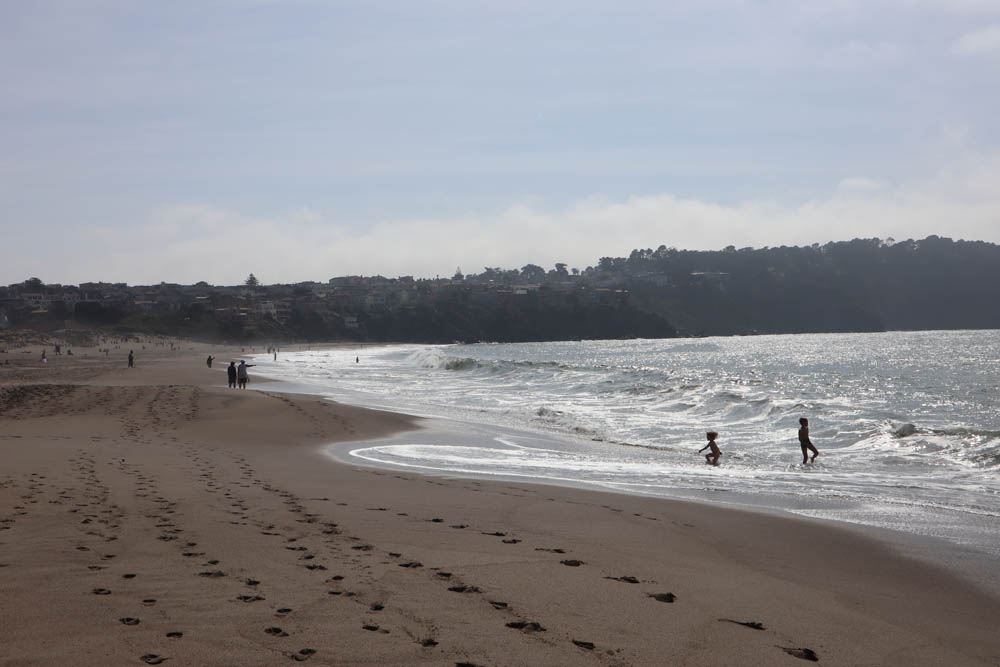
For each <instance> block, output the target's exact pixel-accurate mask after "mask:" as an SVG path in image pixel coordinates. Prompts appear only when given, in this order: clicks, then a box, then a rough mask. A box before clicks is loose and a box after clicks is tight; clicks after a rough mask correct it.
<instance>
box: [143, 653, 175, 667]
mask: <svg viewBox="0 0 1000 667" xmlns="http://www.w3.org/2000/svg"><path fill="white" fill-rule="evenodd" d="M139 659H140V660H142V661H143V662H144V663H146V664H147V665H159V664H161V663H162V662H163V661H164V660H169V658H165V657H163V656H162V655H156V654H155V653H147V654H146V655H143V656H139Z"/></svg>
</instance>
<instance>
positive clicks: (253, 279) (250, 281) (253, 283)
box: [243, 273, 260, 287]
mask: <svg viewBox="0 0 1000 667" xmlns="http://www.w3.org/2000/svg"><path fill="white" fill-rule="evenodd" d="M243 284H244V285H246V286H247V287H257V286H258V285H260V281H259V280H257V276H255V275H254V274H252V273H251V274H250V275H249V276H247V279H246V280H245V281H243Z"/></svg>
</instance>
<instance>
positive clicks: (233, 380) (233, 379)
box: [226, 361, 236, 389]
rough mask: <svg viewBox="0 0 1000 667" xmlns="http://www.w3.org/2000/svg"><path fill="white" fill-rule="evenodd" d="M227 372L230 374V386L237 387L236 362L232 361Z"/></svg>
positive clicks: (231, 387)
mask: <svg viewBox="0 0 1000 667" xmlns="http://www.w3.org/2000/svg"><path fill="white" fill-rule="evenodd" d="M226 374H227V375H228V376H229V388H230V389H236V362H235V361H230V362H229V368H227V369H226Z"/></svg>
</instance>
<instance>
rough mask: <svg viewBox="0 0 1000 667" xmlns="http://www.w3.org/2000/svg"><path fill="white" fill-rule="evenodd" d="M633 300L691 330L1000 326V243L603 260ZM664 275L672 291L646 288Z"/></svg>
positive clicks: (652, 254)
mask: <svg viewBox="0 0 1000 667" xmlns="http://www.w3.org/2000/svg"><path fill="white" fill-rule="evenodd" d="M595 271H596V272H597V273H598V277H599V279H605V280H616V281H618V282H620V283H622V284H624V285H626V286H627V287H628V289H629V290H630V291H631V292H632V300H633V303H634V304H635V305H636V306H637V307H639V308H642V309H644V310H646V311H649V312H653V313H659V314H661V315H664V316H666V317H667V318H668V319H669V320H670V321H671V322H672V323H674V324H675V325H677V326H678V327H679V328H680V329H681V330H682V331H684V332H687V333H703V334H731V333H755V332H759V333H799V332H843V331H881V330H920V329H922V330H929V329H992V328H1000V246H997V245H995V244H992V243H985V242H981V241H953V240H951V239H948V238H941V237H938V236H929V237H927V238H925V239H922V240H919V241H914V240H906V241H901V242H896V241H894V240H893V239H887V240H884V241H883V240H881V239H877V238H873V239H855V240H853V241H843V242H836V243H827V244H825V245H822V246H821V245H818V244H816V245H812V246H807V247H784V246H783V247H780V248H761V249H753V248H742V249H736V248H734V247H732V246H730V247H728V248H725V249H723V250H721V251H690V250H677V249H676V248H667V247H664V246H660V247H659V248H658V249H656V250H652V249H646V250H633V251H632V253H631V254H630V255H629V256H628V257H627V258H607V257H605V258H602V259H601V260H600V262H599V264H598V266H597V268H596V269H595ZM657 275H659V276H664V277H666V278H667V279H669V281H670V286H669V287H661V286H657V285H653V284H651V283H650V282H649V281H648V279H649V277H650V276H657Z"/></svg>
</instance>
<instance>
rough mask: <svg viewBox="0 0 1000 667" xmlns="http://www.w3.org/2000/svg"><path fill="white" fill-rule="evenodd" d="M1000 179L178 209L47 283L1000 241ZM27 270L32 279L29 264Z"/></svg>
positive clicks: (85, 250)
mask: <svg viewBox="0 0 1000 667" xmlns="http://www.w3.org/2000/svg"><path fill="white" fill-rule="evenodd" d="M998 182H1000V155H998V156H988V157H980V158H976V159H967V160H966V161H964V162H962V163H956V164H953V165H950V166H947V167H944V168H942V169H941V170H940V171H939V172H938V173H937V174H936V175H934V176H933V177H932V178H929V179H926V180H924V181H921V182H914V183H909V184H902V185H900V184H891V183H887V182H884V181H880V180H877V179H871V178H865V177H860V176H851V177H847V178H844V179H843V180H841V181H840V182H839V183H838V184H837V185H836V187H834V188H833V189H832V190H831V192H830V194H829V195H828V196H826V197H821V198H816V199H813V200H810V201H804V202H799V203H796V204H787V203H779V202H777V201H773V200H767V199H752V200H747V201H743V202H738V203H735V204H720V203H714V202H710V201H704V200H700V199H694V198H683V197H678V196H675V195H673V194H669V193H664V194H653V195H648V196H636V197H631V198H627V199H620V200H608V199H604V198H598V197H594V198H587V199H583V200H580V201H577V202H575V203H573V204H571V205H568V206H564V207H560V208H545V207H543V206H541V205H538V204H537V203H514V204H512V205H510V206H508V207H506V208H505V209H502V210H498V211H488V212H480V213H470V214H468V215H464V216H454V217H448V218H434V217H423V218H420V217H413V218H403V217H399V218H387V219H385V220H382V221H381V222H378V223H376V224H373V225H368V226H364V227H359V226H354V225H352V224H350V223H349V222H348V221H345V220H341V219H338V218H337V217H336V216H334V215H332V214H328V213H324V212H322V211H316V210H309V209H303V210H297V211H291V212H288V213H286V214H283V215H277V216H255V215H251V214H247V213H241V212H238V211H234V210H229V209H226V208H222V207H218V206H210V205H203V204H201V205H182V206H172V207H167V208H164V209H161V210H159V211H157V212H156V213H155V214H153V215H151V216H149V218H148V219H147V220H146V221H145V222H144V223H143V224H140V225H138V226H136V227H133V228H132V229H131V231H130V232H129V233H122V231H121V230H120V229H117V228H106V229H97V230H94V229H90V230H89V231H88V232H87V235H86V236H85V237H84V236H81V237H80V238H79V239H78V240H77V247H76V249H75V251H74V255H73V260H72V262H70V263H69V264H68V265H67V266H69V267H71V268H72V271H73V275H71V276H70V275H62V276H58V277H56V276H54V275H49V274H46V276H45V277H44V279H46V280H50V281H53V282H55V281H56V280H59V281H61V282H69V283H75V282H80V281H86V280H99V279H103V280H115V281H122V280H124V281H127V282H129V283H132V284H149V283H158V282H160V281H167V282H182V283H193V282H197V281H199V280H206V281H208V282H210V283H216V284H235V283H238V282H241V281H242V280H243V279H244V278H245V277H246V276H247V275H248V274H249V273H251V272H253V273H254V274H255V275H257V276H258V278H260V279H261V280H262V281H263V282H265V283H268V284H272V283H289V282H299V281H303V280H318V281H325V280H327V279H328V278H330V277H333V276H338V275H347V274H363V275H374V274H381V275H385V276H388V277H395V276H400V275H414V276H417V277H434V276H437V275H440V276H450V275H451V274H452V273H453V272H454V271H455V269H456V268H458V267H461V269H462V270H463V271H465V272H466V273H470V272H472V273H478V272H480V271H482V270H483V267H486V266H498V267H502V268H520V267H521V266H524V265H525V264H528V263H533V264H539V265H541V266H544V267H551V266H552V265H554V264H555V263H556V262H565V263H566V264H568V265H569V266H570V267H575V268H581V269H582V268H585V267H587V266H590V265H594V264H596V263H597V261H598V260H599V258H600V257H602V256H627V255H628V254H629V252H631V250H633V249H635V248H656V247H658V246H659V245H661V244H663V245H667V246H675V247H678V248H690V249H719V248H723V247H725V246H727V245H736V246H738V247H743V246H754V247H761V246H779V245H808V244H812V243H825V242H827V241H837V240H848V239H852V238H858V237H861V238H871V237H879V238H888V237H893V238H896V239H905V238H923V237H925V236H928V235H930V234H938V235H940V236H949V237H952V238H957V239H970V240H985V241H991V242H994V243H997V242H1000V191H998V190H997V188H996V187H995V184H996V183H998ZM22 272H23V273H24V276H23V277H27V276H28V275H29V274H30V273H31V271H30V270H29V268H28V267H27V266H25V267H24V268H23V269H22ZM32 275H33V274H32ZM23 277H22V278H20V279H23Z"/></svg>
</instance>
